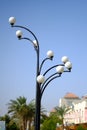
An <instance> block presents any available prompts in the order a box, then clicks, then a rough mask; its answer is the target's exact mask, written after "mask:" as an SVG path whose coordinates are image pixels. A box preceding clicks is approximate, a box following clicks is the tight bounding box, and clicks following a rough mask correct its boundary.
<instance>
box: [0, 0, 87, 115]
mask: <svg viewBox="0 0 87 130" xmlns="http://www.w3.org/2000/svg"><path fill="white" fill-rule="evenodd" d="M0 2H1V4H0V16H1V19H0V23H1V24H0V34H1V37H0V61H1V62H0V115H3V114H4V113H6V112H7V105H6V104H7V103H8V102H9V101H10V99H16V98H17V97H19V96H25V97H26V98H27V101H28V102H29V101H31V100H32V99H34V98H35V91H36V88H35V73H36V53H35V51H34V48H33V47H32V45H31V44H30V43H29V42H28V41H24V40H21V41H19V40H18V39H17V38H16V35H15V31H16V30H18V29H17V28H11V27H10V25H9V22H8V19H9V17H11V16H14V17H15V18H16V24H18V25H23V26H26V27H28V28H30V29H31V30H32V31H33V32H34V33H35V35H36V36H37V38H38V40H39V43H40V61H42V59H44V58H45V57H46V53H47V51H48V50H53V52H54V60H53V61H48V62H46V63H45V65H44V70H46V69H47V68H49V67H50V66H52V65H55V64H57V63H61V57H62V56H64V55H66V56H68V57H69V59H70V61H71V62H72V64H73V69H72V72H71V73H64V74H63V75H62V77H61V78H58V79H55V80H54V81H53V82H51V83H50V84H49V85H48V87H47V88H46V90H45V92H44V95H43V98H42V105H43V106H44V107H45V108H46V109H47V110H48V111H50V110H51V109H52V108H53V107H54V106H57V105H58V101H59V98H61V97H63V96H64V95H65V94H66V93H67V92H72V93H74V94H76V95H77V96H79V97H81V96H83V95H84V94H87V78H86V74H87V68H86V64H87V57H86V53H87V0H51V1H50V0H37V1H35V0H26V1H24V0H22V1H21V0H19V1H18V0H15V1H11V0H9V1H6V0H1V1H0ZM23 34H24V35H25V36H27V37H31V36H30V35H28V34H27V33H26V32H25V31H24V32H23Z"/></svg>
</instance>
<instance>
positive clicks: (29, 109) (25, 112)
mask: <svg viewBox="0 0 87 130" xmlns="http://www.w3.org/2000/svg"><path fill="white" fill-rule="evenodd" d="M26 101H27V100H26V98H25V97H21V96H20V97H19V98H17V99H16V100H10V102H9V103H8V113H11V115H12V117H13V118H16V121H17V122H19V123H18V124H19V127H20V129H21V130H22V129H23V130H25V129H26V127H27V122H28V121H29V123H30V124H31V122H32V119H33V117H34V113H35V104H34V102H33V101H31V102H30V103H29V104H28V105H27V103H26Z"/></svg>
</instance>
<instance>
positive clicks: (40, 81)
mask: <svg viewBox="0 0 87 130" xmlns="http://www.w3.org/2000/svg"><path fill="white" fill-rule="evenodd" d="M15 22H16V19H15V18H14V17H10V18H9V23H10V25H11V27H17V28H19V29H24V30H26V31H28V32H29V33H30V34H31V35H32V36H33V38H34V40H32V39H30V38H28V37H23V33H22V31H21V30H18V31H16V36H17V37H18V39H19V40H22V39H25V40H28V41H29V42H31V43H32V45H33V47H34V49H35V51H36V55H37V63H36V65H37V69H36V112H35V130H40V109H41V98H42V95H43V92H44V90H45V88H46V87H47V85H48V84H49V83H50V82H51V81H52V80H54V79H55V78H58V77H61V74H62V73H63V72H71V69H72V64H71V62H70V61H69V59H68V57H67V56H64V57H62V62H63V63H62V64H56V65H54V66H52V67H50V68H49V69H47V70H46V71H45V72H44V73H43V74H41V70H42V67H43V64H44V63H45V61H47V60H52V59H53V57H54V53H53V52H52V51H51V50H49V51H48V52H47V57H46V58H45V59H43V60H42V62H41V63H40V60H39V56H40V49H39V42H38V39H37V37H36V36H35V34H34V33H33V32H32V31H31V30H30V29H28V28H26V27H24V26H20V25H15ZM53 68H56V72H55V73H53V74H52V75H50V76H48V77H47V78H45V77H46V74H47V73H48V72H49V71H51V70H52V69H53Z"/></svg>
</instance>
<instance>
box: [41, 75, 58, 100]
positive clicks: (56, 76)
mask: <svg viewBox="0 0 87 130" xmlns="http://www.w3.org/2000/svg"><path fill="white" fill-rule="evenodd" d="M56 74H58V73H55V74H54V75H55V76H53V75H52V76H50V77H49V78H48V79H50V78H51V77H52V78H51V79H50V80H49V81H48V82H47V83H46V82H45V83H46V84H45V86H44V84H43V86H42V87H43V89H42V90H41V97H40V100H41V98H42V95H43V92H44V90H45V88H46V87H47V85H48V84H49V83H50V82H51V81H52V80H54V79H56V78H58V77H61V75H56ZM48 79H47V80H48Z"/></svg>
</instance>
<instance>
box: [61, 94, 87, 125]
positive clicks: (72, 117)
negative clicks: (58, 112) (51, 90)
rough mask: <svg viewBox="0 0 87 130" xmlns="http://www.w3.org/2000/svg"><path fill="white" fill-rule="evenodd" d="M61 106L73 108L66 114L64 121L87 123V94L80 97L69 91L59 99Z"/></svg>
mask: <svg viewBox="0 0 87 130" xmlns="http://www.w3.org/2000/svg"><path fill="white" fill-rule="evenodd" d="M59 106H66V107H70V108H71V109H70V110H69V111H68V112H67V113H66V115H65V116H64V123H65V124H66V123H68V124H71V123H75V124H79V123H87V95H84V96H82V98H79V97H78V96H77V95H75V94H73V93H67V94H66V95H65V96H64V97H63V98H61V99H60V100H59Z"/></svg>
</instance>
